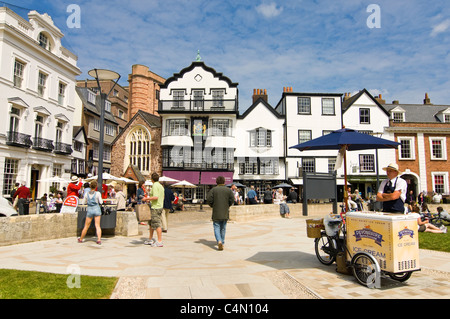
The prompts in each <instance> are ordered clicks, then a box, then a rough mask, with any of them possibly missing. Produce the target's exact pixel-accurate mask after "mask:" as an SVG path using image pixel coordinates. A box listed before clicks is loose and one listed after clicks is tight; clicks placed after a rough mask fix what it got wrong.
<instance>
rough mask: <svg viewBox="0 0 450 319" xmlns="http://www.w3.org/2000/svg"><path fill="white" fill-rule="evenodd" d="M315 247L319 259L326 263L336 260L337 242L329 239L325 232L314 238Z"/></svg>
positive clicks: (329, 263)
mask: <svg viewBox="0 0 450 319" xmlns="http://www.w3.org/2000/svg"><path fill="white" fill-rule="evenodd" d="M314 249H315V251H316V256H317V259H319V261H320V262H321V263H322V264H324V265H331V264H332V263H333V262H334V261H335V260H336V242H335V240H333V239H329V237H327V235H326V234H325V233H322V237H320V238H316V239H315V240H314Z"/></svg>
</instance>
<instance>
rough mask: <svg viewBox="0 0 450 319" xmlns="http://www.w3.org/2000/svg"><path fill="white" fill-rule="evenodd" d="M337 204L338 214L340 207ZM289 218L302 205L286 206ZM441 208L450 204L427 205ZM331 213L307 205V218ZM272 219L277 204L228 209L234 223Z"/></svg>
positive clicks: (326, 205) (300, 212) (323, 206)
mask: <svg viewBox="0 0 450 319" xmlns="http://www.w3.org/2000/svg"><path fill="white" fill-rule="evenodd" d="M340 204H341V203H339V204H338V212H340V206H339V205H340ZM287 205H288V206H289V210H290V216H291V217H300V216H303V204H302V203H297V204H287ZM438 206H442V207H443V208H444V210H446V211H447V212H449V211H450V204H428V209H429V210H430V212H431V213H433V214H434V213H437V210H436V208H437V207H438ZM332 212H333V204H332V203H323V204H308V214H307V216H313V217H316V216H321V217H323V216H325V215H326V214H329V213H332ZM273 217H280V205H277V204H258V205H239V206H232V207H230V219H231V220H233V221H236V222H245V221H251V220H260V219H267V218H273Z"/></svg>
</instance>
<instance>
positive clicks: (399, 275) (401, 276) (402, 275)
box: [388, 271, 412, 282]
mask: <svg viewBox="0 0 450 319" xmlns="http://www.w3.org/2000/svg"><path fill="white" fill-rule="evenodd" d="M388 275H389V277H391V278H392V279H394V280H397V281H400V282H404V281H407V280H408V279H409V277H411V275H412V271H407V272H401V273H397V274H388Z"/></svg>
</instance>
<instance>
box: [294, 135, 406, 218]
mask: <svg viewBox="0 0 450 319" xmlns="http://www.w3.org/2000/svg"><path fill="white" fill-rule="evenodd" d="M399 145H400V143H398V142H394V141H391V140H387V139H384V138H379V137H375V136H372V135H369V134H364V133H360V132H358V131H356V130H352V129H348V128H345V127H344V128H342V129H339V130H336V131H333V132H331V133H329V134H327V135H324V136H321V137H318V138H315V139H313V140H310V141H308V142H305V143H301V144H298V145H295V146H291V147H289V148H295V149H298V150H300V151H308V150H339V154H342V156H343V159H344V177H345V185H347V156H346V153H347V151H359V150H368V149H385V148H397V147H398V146H399ZM347 199H348V194H347V189H346V187H344V201H345V203H344V204H345V208H346V210H347V211H348V203H347Z"/></svg>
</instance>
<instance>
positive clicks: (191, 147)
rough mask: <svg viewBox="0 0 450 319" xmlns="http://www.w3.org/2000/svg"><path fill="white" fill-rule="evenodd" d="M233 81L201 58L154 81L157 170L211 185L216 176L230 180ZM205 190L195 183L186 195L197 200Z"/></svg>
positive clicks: (233, 134)
mask: <svg viewBox="0 0 450 319" xmlns="http://www.w3.org/2000/svg"><path fill="white" fill-rule="evenodd" d="M237 86H238V84H237V83H233V82H232V81H231V80H230V79H229V78H227V77H225V76H223V75H222V73H219V72H216V71H215V70H214V69H213V68H211V67H208V66H206V65H205V64H204V63H203V62H202V61H196V62H193V63H192V64H191V65H190V66H188V67H186V68H184V69H183V70H181V71H180V72H179V73H176V74H174V75H173V76H172V77H170V78H168V79H167V80H166V82H165V83H164V84H163V85H161V86H160V95H159V96H160V98H159V107H158V113H159V114H160V116H161V118H162V132H161V133H162V138H161V147H162V166H163V175H165V176H170V177H174V178H176V179H186V180H188V181H190V182H191V183H193V184H196V185H215V178H214V176H216V175H217V176H218V175H223V176H224V177H225V178H226V182H227V183H230V182H232V179H233V166H234V151H235V148H236V136H237V135H236V118H237V115H238V89H237ZM206 191H207V189H205V188H203V187H198V188H197V189H196V190H195V192H196V194H192V197H191V198H198V199H203V198H205V196H206ZM190 195H191V194H190ZM187 198H189V197H188V196H187Z"/></svg>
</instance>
